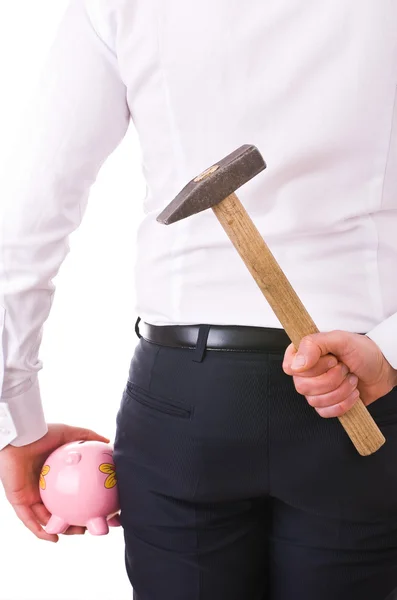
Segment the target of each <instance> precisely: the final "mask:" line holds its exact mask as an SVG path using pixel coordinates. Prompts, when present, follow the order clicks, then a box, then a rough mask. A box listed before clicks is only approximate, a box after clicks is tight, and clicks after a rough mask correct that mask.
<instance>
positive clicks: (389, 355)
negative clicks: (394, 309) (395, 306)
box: [367, 313, 397, 369]
mask: <svg viewBox="0 0 397 600" xmlns="http://www.w3.org/2000/svg"><path fill="white" fill-rule="evenodd" d="M367 336H368V337H369V338H371V340H373V341H374V342H375V344H377V345H378V346H379V348H380V349H381V351H382V354H383V356H384V357H385V358H386V360H387V361H388V362H389V363H390V364H391V366H392V367H393V369H397V313H395V314H393V315H391V316H390V317H389V318H388V319H385V320H384V321H382V322H381V323H379V325H377V326H376V327H374V328H373V329H371V331H369V332H368V333H367Z"/></svg>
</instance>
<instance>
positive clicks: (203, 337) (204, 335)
mask: <svg viewBox="0 0 397 600" xmlns="http://www.w3.org/2000/svg"><path fill="white" fill-rule="evenodd" d="M210 329H211V325H200V327H199V333H198V336H197V344H196V349H195V352H194V357H193V361H194V362H202V361H203V358H204V355H205V349H206V347H207V340H208V334H209V332H210Z"/></svg>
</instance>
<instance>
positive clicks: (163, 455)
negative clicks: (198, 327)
mask: <svg viewBox="0 0 397 600" xmlns="http://www.w3.org/2000/svg"><path fill="white" fill-rule="evenodd" d="M197 352H199V356H198V355H197ZM282 358H283V357H282V354H280V353H278V354H272V353H260V352H253V353H249V352H226V351H212V350H211V351H210V350H207V352H206V353H205V355H203V353H202V352H200V350H198V351H195V350H190V349H179V348H167V347H160V346H158V345H155V344H152V343H150V342H147V341H145V340H143V339H141V340H140V341H139V344H138V346H137V348H136V351H135V354H134V357H133V360H132V363H131V370H130V374H129V381H128V384H127V386H126V389H125V391H124V395H123V399H122V404H121V408H120V411H119V414H118V417H117V425H118V428H117V436H116V442H115V462H116V468H117V472H118V481H119V490H120V501H121V519H122V525H123V527H124V532H125V544H126V553H125V556H126V566H127V572H128V576H129V578H130V581H131V584H132V586H133V588H134V594H135V596H134V597H135V598H136V600H386V598H388V600H389V597H390V600H391V599H392V598H393V599H394V598H395V596H394V591H393V590H397V391H393V392H391V393H390V394H389V395H388V396H386V397H384V398H382V399H380V400H379V401H378V402H376V403H374V404H373V405H372V406H371V407H370V411H371V412H372V414H373V415H374V417H375V419H376V421H377V422H378V424H379V425H380V427H381V429H382V431H383V433H384V434H385V436H386V438H387V443H386V445H385V446H384V447H383V448H382V449H381V450H379V451H378V452H377V453H376V454H374V455H372V456H369V457H366V458H363V457H361V456H359V455H358V454H357V452H356V450H355V449H354V447H353V445H352V444H351V442H350V441H349V439H348V437H347V435H346V433H345V432H344V430H343V428H342V426H341V425H340V423H339V422H338V420H336V419H332V420H326V419H322V418H321V417H319V416H318V415H317V413H316V412H315V411H314V410H313V409H312V408H311V407H309V405H308V404H307V402H306V400H305V399H304V398H303V397H302V396H300V395H299V394H298V393H297V392H296V391H295V389H294V386H293V381H292V379H291V378H290V377H289V376H287V375H285V374H284V373H283V371H282ZM396 598H397V594H396Z"/></svg>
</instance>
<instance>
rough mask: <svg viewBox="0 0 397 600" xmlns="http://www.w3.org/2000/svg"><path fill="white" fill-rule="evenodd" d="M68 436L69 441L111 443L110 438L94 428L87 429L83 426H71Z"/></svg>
mask: <svg viewBox="0 0 397 600" xmlns="http://www.w3.org/2000/svg"><path fill="white" fill-rule="evenodd" d="M67 437H68V441H70V442H76V441H78V440H83V441H85V442H105V444H109V443H110V440H109V439H108V438H106V437H104V436H103V435H100V434H99V433H96V432H95V431H92V429H85V428H83V427H71V428H70V432H69V435H68V436H67Z"/></svg>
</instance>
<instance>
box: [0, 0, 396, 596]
mask: <svg viewBox="0 0 397 600" xmlns="http://www.w3.org/2000/svg"><path fill="white" fill-rule="evenodd" d="M396 31H397V6H395V5H394V4H393V3H384V4H382V3H374V2H372V0H363V1H362V2H360V4H359V5H358V4H357V2H355V0H326V1H325V2H321V3H318V2H314V1H309V2H306V3H303V4H302V3H301V2H299V3H298V2H292V3H291V1H290V0H289V1H288V2H287V1H284V0H281V1H279V2H276V3H270V2H255V1H253V0H248V1H247V2H244V3H242V2H240V1H239V2H237V0H218V1H217V2H213V0H202V1H201V2H200V3H192V2H186V1H183V0H170V1H168V2H143V1H142V2H139V1H138V0H137V1H135V0H134V1H133V0H112V1H109V0H73V1H72V2H71V3H70V6H69V8H68V11H67V13H66V16H65V18H64V19H63V22H62V26H61V28H60V31H59V32H58V36H57V40H56V42H55V45H54V47H53V49H52V52H51V56H50V60H49V64H48V65H47V67H46V72H45V73H46V76H45V78H44V80H43V85H42V90H41V94H40V98H39V101H38V106H37V111H36V113H35V119H34V123H35V129H34V131H35V132H36V133H35V135H34V136H33V137H30V138H29V139H26V140H23V142H21V147H20V150H21V153H22V152H23V153H25V154H24V160H23V162H21V164H22V165H23V170H22V173H23V179H22V181H21V182H20V185H19V187H18V188H17V189H16V190H15V196H13V197H12V198H9V199H8V198H6V199H5V200H4V204H3V207H2V237H1V251H2V252H1V255H2V262H1V263H0V294H1V295H0V305H1V306H2V307H3V309H2V322H3V325H4V331H3V346H4V350H5V355H4V384H3V395H2V401H3V423H4V425H3V426H2V429H1V431H0V436H1V447H2V448H3V449H2V450H1V452H0V475H1V478H2V481H3V484H4V487H5V491H6V494H7V497H8V499H9V500H10V502H11V503H12V505H13V506H14V508H15V510H16V512H17V514H18V516H19V517H20V518H21V519H22V520H23V522H24V523H25V524H26V525H27V527H29V528H30V529H31V530H32V532H33V533H35V534H36V535H37V537H39V538H42V539H46V540H51V541H56V539H57V538H56V536H54V535H50V534H49V533H47V532H45V531H44V529H43V528H42V525H44V524H45V523H46V522H47V520H48V514H47V512H46V510H45V509H44V507H43V506H42V504H40V502H39V496H38V492H37V478H38V469H39V466H40V465H41V463H42V461H43V460H44V458H45V457H46V455H47V454H48V453H49V452H50V451H52V450H53V449H54V448H56V447H57V446H59V445H60V444H62V443H64V442H66V441H69V440H72V439H80V438H81V437H85V438H89V439H91V438H95V439H96V438H98V439H103V438H100V436H96V434H94V433H92V432H86V431H81V430H79V429H75V428H68V427H66V426H51V425H49V426H47V424H46V421H45V418H44V416H43V414H42V409H41V400H40V393H39V388H38V383H37V372H38V371H39V370H40V368H41V363H40V362H39V359H38V349H39V343H40V336H41V328H42V325H43V323H44V321H45V320H46V318H47V316H48V313H49V308H50V303H51V298H52V294H53V286H52V283H51V282H52V278H53V277H54V275H55V274H56V272H57V271H58V269H59V267H60V264H61V263H62V261H63V259H64V257H65V255H66V252H67V237H68V235H69V234H70V233H71V232H72V231H73V230H74V229H75V228H76V227H78V225H79V223H80V221H81V218H82V214H83V212H84V208H85V204H86V200H87V197H88V194H89V189H90V186H91V185H92V183H93V182H94V180H95V178H96V175H97V173H98V170H99V168H100V166H101V165H102V163H103V162H104V160H105V159H106V158H107V157H108V156H109V154H110V153H111V152H112V151H113V150H114V149H115V148H116V146H117V145H118V144H119V143H120V141H121V139H122V138H123V136H124V135H125V133H126V131H127V128H128V125H129V122H130V118H131V117H132V120H133V122H134V125H135V127H136V128H137V131H138V133H139V136H140V141H141V147H142V157H143V166H144V172H145V176H146V179H147V185H148V193H147V196H146V198H145V200H144V208H145V218H144V220H143V222H142V224H141V225H140V230H139V238H138V244H139V247H138V250H139V252H138V263H137V270H136V284H137V294H138V301H137V306H136V312H137V314H139V315H140V317H141V319H142V320H141V322H139V321H138V322H137V329H136V331H137V334H138V335H139V336H141V339H140V341H139V343H138V345H137V348H136V351H135V354H134V357H133V359H132V363H131V370H130V374H129V377H128V383H127V386H126V389H125V392H124V396H123V400H122V404H121V408H120V411H119V414H118V429H117V438H116V441H115V460H116V466H117V470H118V479H119V490H120V499H121V509H122V510H121V519H122V524H123V527H124V530H125V541H126V566H127V571H128V574H129V577H130V580H131V583H132V585H133V587H134V594H135V597H136V598H137V600H160V599H162V600H164V599H165V598H169V599H170V600H171V599H172V600H195V599H197V600H198V599H199V598H200V599H201V600H212V599H215V598H216V599H217V600H219V598H225V599H226V598H227V599H228V600H241V599H242V598H244V600H265V599H266V600H296V599H299V600H300V599H305V600H310V599H313V600H314V599H316V600H317V599H318V598H321V599H322V600H334V599H335V598H338V599H339V600H358V599H359V600H381V599H384V598H386V597H387V596H389V595H392V594H393V592H394V590H395V589H396V588H397V468H396V462H395V461H396V456H397V404H396V402H397V393H396V392H395V391H394V387H395V385H396V382H397V380H396V376H397V370H396V369H397V346H396V344H395V339H396V334H397V292H396V288H395V285H394V272H395V265H396V260H397V241H396V235H395V230H396V225H397V212H396V211H397V199H396V192H397V189H396V169H397V166H396V159H397V129H396V127H395V119H396V110H397V109H396V104H395V98H396V84H397V36H396ZM245 143H250V144H255V145H256V146H257V147H258V148H259V150H260V151H261V152H262V154H263V155H264V157H265V160H266V161H267V163H268V169H267V170H266V171H265V172H263V173H262V174H260V175H259V176H258V177H256V178H255V179H254V180H252V181H251V182H250V183H249V184H247V185H246V186H245V187H244V188H242V189H241V191H240V197H241V199H242V201H243V203H244V205H245V206H246V207H247V210H248V212H249V213H250V214H251V215H252V218H253V219H254V221H255V223H256V225H257V226H258V228H259V230H260V232H261V234H262V235H263V236H264V238H265V239H266V241H267V242H268V244H269V246H270V247H271V249H272V251H273V252H274V254H275V256H276V258H277V259H278V261H279V262H280V264H281V266H282V267H283V269H284V270H285V272H286V274H287V276H288V277H289V278H290V280H291V282H292V284H293V286H294V287H295V288H296V290H297V292H298V294H299V296H300V297H301V298H302V300H303V302H304V304H305V306H306V307H307V309H308V310H309V312H310V313H311V315H312V316H313V318H314V321H315V322H316V324H317V325H318V327H319V328H320V330H321V331H322V332H324V333H321V334H318V335H315V336H310V337H309V338H305V339H304V340H303V341H302V344H301V346H300V348H299V349H298V352H296V351H295V349H294V348H292V347H291V346H290V345H289V341H288V339H287V336H286V335H285V333H284V332H283V330H282V329H281V328H280V324H279V322H278V321H277V319H276V318H275V316H274V315H273V313H272V311H271V309H270V308H269V307H268V306H267V305H266V302H265V301H264V299H263V297H262V296H261V294H260V292H259V290H258V289H257V288H256V285H255V283H254V282H253V280H252V279H251V277H250V275H249V273H248V271H247V270H246V268H245V266H244V265H243V263H242V261H241V260H240V258H239V257H238V255H237V253H236V252H235V250H234V248H233V247H232V245H231V243H230V242H229V240H228V239H227V237H226V236H225V234H224V232H223V231H222V229H221V227H220V226H219V224H218V223H217V222H216V219H214V218H213V217H212V216H211V215H210V214H208V213H201V214H200V215H197V216H196V217H194V218H191V219H189V220H186V221H182V222H180V223H178V224H176V225H173V226H171V227H164V226H161V225H159V224H158V223H157V222H156V217H157V215H158V214H159V213H160V212H161V211H162V209H163V208H164V206H166V204H168V202H169V201H170V200H171V199H172V198H173V197H174V196H175V195H176V194H177V193H178V192H179V191H180V189H181V188H182V187H183V186H184V185H185V184H186V183H187V182H188V181H189V180H190V179H191V178H193V177H194V176H195V175H197V174H198V173H200V172H201V171H202V170H203V169H205V168H206V167H208V165H210V164H213V163H215V162H216V161H217V160H219V159H220V158H222V157H224V156H225V155H227V154H229V153H230V152H232V151H233V150H235V149H236V148H237V147H239V146H240V145H242V144H245ZM21 161H22V157H21ZM362 334H366V335H362ZM359 393H360V395H361V398H362V399H363V401H364V402H365V403H366V404H367V405H368V406H369V410H370V412H371V413H372V415H373V416H374V418H375V420H376V421H377V422H378V424H379V425H380V426H381V428H382V430H383V431H384V433H385V436H386V438H387V443H386V444H385V446H383V447H382V449H381V450H379V451H378V452H377V453H375V454H374V455H372V456H370V457H367V458H363V457H361V456H359V455H358V453H357V452H356V450H355V449H354V447H353V445H352V444H351V442H350V441H349V439H348V437H347V435H346V433H345V432H344V430H343V428H342V427H341V425H340V424H339V422H338V420H337V419H336V418H335V417H337V416H340V415H342V414H344V413H345V412H346V411H348V410H349V409H350V408H351V407H352V406H353V405H354V403H355V402H356V401H357V398H358V395H359ZM375 401H376V402H375ZM79 532H81V531H79V530H77V531H76V530H71V531H69V533H79Z"/></svg>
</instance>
